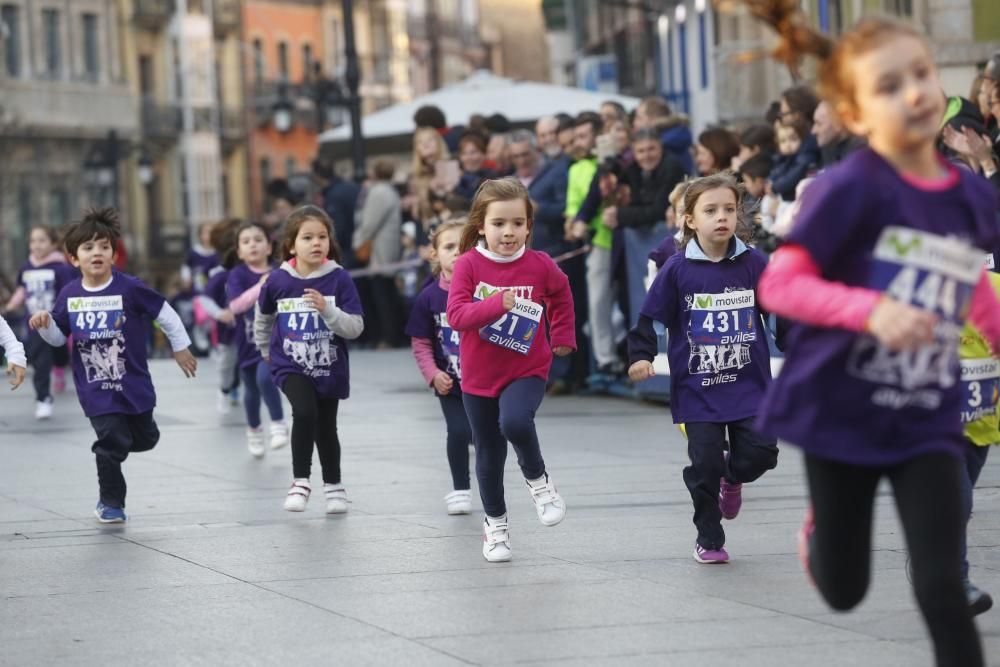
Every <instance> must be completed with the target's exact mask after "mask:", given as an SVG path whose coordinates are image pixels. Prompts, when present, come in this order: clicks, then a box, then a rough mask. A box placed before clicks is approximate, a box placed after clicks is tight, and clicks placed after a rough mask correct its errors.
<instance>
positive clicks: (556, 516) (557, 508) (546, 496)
mask: <svg viewBox="0 0 1000 667" xmlns="http://www.w3.org/2000/svg"><path fill="white" fill-rule="evenodd" d="M524 481H525V483H526V484H527V485H528V490H529V491H531V502H533V503H535V512H537V513H538V520H539V521H541V522H542V524H543V525H546V526H554V525H556V524H557V523H559V522H560V521H562V520H563V519H564V518H566V502H565V501H564V500H563V499H562V496H560V495H559V492H558V491H556V485H555V484H553V483H552V480H551V479H550V478H549V475H548V473H546V474H545V477H539V478H538V479H533V480H524Z"/></svg>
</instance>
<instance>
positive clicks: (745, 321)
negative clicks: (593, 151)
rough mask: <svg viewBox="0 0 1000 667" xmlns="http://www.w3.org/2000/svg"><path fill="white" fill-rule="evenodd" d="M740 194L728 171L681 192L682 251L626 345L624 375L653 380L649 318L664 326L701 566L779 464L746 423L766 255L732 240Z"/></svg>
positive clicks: (755, 396) (766, 374) (771, 442)
mask: <svg viewBox="0 0 1000 667" xmlns="http://www.w3.org/2000/svg"><path fill="white" fill-rule="evenodd" d="M743 197H744V191H743V186H742V185H741V184H739V183H737V181H736V178H735V177H734V176H733V175H732V173H731V172H719V173H716V174H713V175H711V176H705V177H703V178H699V179H697V180H695V181H693V182H691V183H690V184H689V185H688V186H687V189H686V190H685V191H684V195H683V196H682V197H681V200H680V201H679V202H678V203H679V212H680V217H681V221H682V222H683V225H684V230H683V231H684V237H683V240H682V242H681V251H680V252H678V253H676V254H675V255H673V256H671V257H670V259H668V260H667V262H666V264H664V265H663V269H661V270H660V272H659V273H658V274H657V275H656V279H655V280H654V281H653V284H652V286H651V287H650V289H649V293H648V294H647V295H646V300H645V301H644V302H643V304H642V310H641V311H640V315H639V321H638V323H637V324H636V326H635V328H634V329H633V330H632V331H631V332H630V333H629V338H628V344H629V361H630V363H631V366H630V368H629V377H630V378H631V379H632V380H633V381H634V382H640V381H642V380H646V379H648V378H650V377H652V376H653V375H654V372H653V364H652V361H653V358H654V357H655V356H656V349H657V345H656V341H657V338H656V332H655V331H654V330H653V321H654V320H656V321H658V322H662V323H663V324H664V325H665V326H666V327H667V332H668V336H667V347H668V357H669V359H670V409H671V413H672V415H673V418H674V422H675V423H677V424H684V425H685V432H686V433H687V439H688V457H689V458H690V460H691V465H689V466H687V467H686V468H684V483H685V484H686V485H687V488H688V491H689V492H690V493H691V500H692V501H693V502H694V525H695V526H696V527H697V529H698V538H697V540H696V541H695V547H694V559H695V560H696V561H698V562H699V563H727V562H729V554H728V553H727V552H726V549H725V544H726V533H725V530H723V528H722V519H730V520H731V519H735V518H736V516H737V515H738V514H739V511H740V507H741V506H742V503H743V495H742V491H743V485H744V484H746V483H748V482H753V481H755V480H757V479H758V478H759V477H760V476H761V475H763V474H764V473H765V472H767V471H768V470H770V469H772V468H774V466H775V465H777V462H778V443H777V441H776V440H775V439H774V438H769V437H766V436H764V435H762V434H760V433H759V432H758V431H757V430H756V429H755V428H754V425H753V422H754V419H755V417H756V416H757V404H758V402H759V401H760V396H761V394H762V393H763V392H764V390H765V389H767V386H768V384H769V383H770V381H771V365H770V364H771V358H770V354H769V353H768V347H767V339H766V337H765V335H764V323H763V321H762V319H761V311H760V307H759V305H758V303H757V282H758V280H760V275H761V273H763V271H764V267H765V266H767V258H766V257H765V256H764V255H763V254H762V253H761V252H760V251H759V250H756V249H754V248H750V247H748V246H747V244H746V240H747V238H740V235H745V234H747V233H748V232H749V229H750V228H749V226H748V225H746V224H745V223H744V220H743V217H744V207H743ZM727 432H728V434H729V440H728V451H727V441H726V433H727Z"/></svg>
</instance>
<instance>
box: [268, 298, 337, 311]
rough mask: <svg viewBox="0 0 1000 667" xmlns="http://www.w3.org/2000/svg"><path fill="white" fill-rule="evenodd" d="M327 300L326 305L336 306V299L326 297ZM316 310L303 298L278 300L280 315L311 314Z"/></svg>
mask: <svg viewBox="0 0 1000 667" xmlns="http://www.w3.org/2000/svg"><path fill="white" fill-rule="evenodd" d="M324 298H325V299H326V305H328V306H336V305H337V299H336V297H332V296H328V297H324ZM315 310H316V309H315V308H313V307H312V304H310V303H309V302H308V301H306V300H305V299H303V298H298V299H278V312H279V313H311V312H314V311H315Z"/></svg>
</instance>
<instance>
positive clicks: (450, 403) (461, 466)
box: [438, 388, 472, 491]
mask: <svg viewBox="0 0 1000 667" xmlns="http://www.w3.org/2000/svg"><path fill="white" fill-rule="evenodd" d="M438 400H439V401H441V412H443V413H444V421H445V424H446V425H447V427H448V440H447V442H448V467H450V468H451V482H452V488H453V489H455V490H456V491H468V490H469V489H470V488H472V485H471V484H470V483H469V443H470V442H472V427H471V426H469V417H468V415H466V414H465V406H464V405H463V404H462V392H461V391H459V390H458V389H457V388H455V389H452V390H451V393H450V394H448V395H447V396H439V397H438Z"/></svg>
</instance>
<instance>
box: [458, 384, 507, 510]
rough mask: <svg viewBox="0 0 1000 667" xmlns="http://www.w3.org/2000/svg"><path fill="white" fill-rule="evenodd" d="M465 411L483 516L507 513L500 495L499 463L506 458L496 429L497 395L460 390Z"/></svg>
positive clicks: (504, 448)
mask: <svg viewBox="0 0 1000 667" xmlns="http://www.w3.org/2000/svg"><path fill="white" fill-rule="evenodd" d="M462 402H463V403H464V404H465V412H466V414H467V415H468V416H469V424H470V425H471V426H472V437H473V440H474V442H475V443H476V479H477V480H478V482H479V497H480V498H481V499H482V501H483V510H484V511H485V512H486V516H489V517H492V518H494V519H495V518H498V517H501V516H504V515H505V514H507V505H506V503H505V502H504V496H503V466H504V463H506V462H507V440H506V438H504V437H503V434H502V433H500V399H498V398H489V397H485V396H473V395H472V394H465V393H463V394H462Z"/></svg>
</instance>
